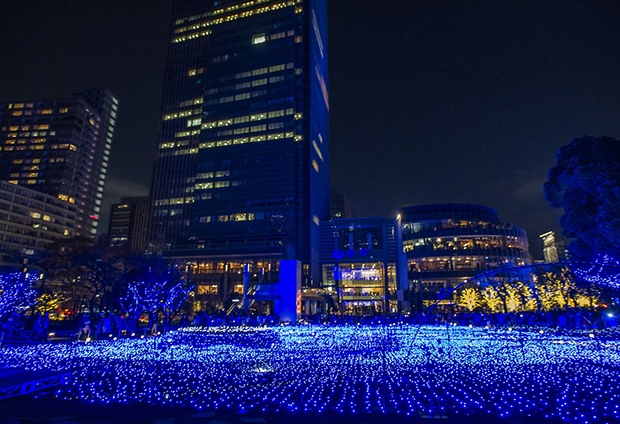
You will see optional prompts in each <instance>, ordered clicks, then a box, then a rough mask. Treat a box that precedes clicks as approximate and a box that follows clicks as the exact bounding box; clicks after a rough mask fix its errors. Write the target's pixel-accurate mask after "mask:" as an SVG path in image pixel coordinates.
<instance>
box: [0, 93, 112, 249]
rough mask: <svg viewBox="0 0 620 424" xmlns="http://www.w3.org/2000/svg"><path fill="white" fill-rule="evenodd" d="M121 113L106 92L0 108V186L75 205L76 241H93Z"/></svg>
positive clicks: (21, 103) (8, 105) (4, 104)
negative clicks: (16, 187) (20, 188)
mask: <svg viewBox="0 0 620 424" xmlns="http://www.w3.org/2000/svg"><path fill="white" fill-rule="evenodd" d="M117 107H118V100H116V98H115V97H114V96H113V95H112V93H110V91H108V90H87V91H85V92H83V93H81V94H77V95H75V96H74V97H72V98H69V99H64V100H33V101H27V102H26V101H20V102H11V103H0V149H1V150H0V165H1V166H0V180H7V181H8V182H10V183H13V184H18V185H23V186H25V187H28V188H29V189H32V190H37V191H40V192H43V193H45V194H48V195H51V196H55V197H57V198H58V199H60V200H63V201H66V202H69V203H71V204H75V205H76V206H77V207H78V210H77V212H78V213H77V217H76V220H77V224H76V228H75V235H82V236H89V237H94V236H95V234H96V233H97V224H98V219H99V211H100V208H101V199H102V197H103V186H104V181H105V173H106V168H107V165H108V157H109V154H110V146H111V143H112V134H113V132H114V124H115V121H116V113H117Z"/></svg>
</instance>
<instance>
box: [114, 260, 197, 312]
mask: <svg viewBox="0 0 620 424" xmlns="http://www.w3.org/2000/svg"><path fill="white" fill-rule="evenodd" d="M142 265H143V266H142V267H141V268H140V271H138V272H139V274H141V275H140V277H139V278H137V279H136V280H134V281H131V282H130V283H129V285H128V290H127V295H126V296H125V297H124V298H121V306H122V307H123V309H124V310H125V311H126V312H135V313H141V312H143V311H147V312H152V313H157V312H159V311H161V312H164V313H165V314H166V315H169V314H170V313H171V312H173V311H175V310H177V309H179V308H180V307H181V304H182V303H183V301H184V300H185V299H186V298H187V296H188V295H189V293H190V292H191V291H192V289H193V286H191V287H188V288H187V289H185V288H184V286H186V285H187V283H186V280H185V274H184V273H183V272H182V268H181V265H180V264H178V263H168V262H166V261H165V260H163V259H162V258H147V259H145V260H144V262H143V264H142Z"/></svg>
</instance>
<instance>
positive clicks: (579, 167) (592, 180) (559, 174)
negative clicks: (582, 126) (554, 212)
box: [544, 136, 620, 260]
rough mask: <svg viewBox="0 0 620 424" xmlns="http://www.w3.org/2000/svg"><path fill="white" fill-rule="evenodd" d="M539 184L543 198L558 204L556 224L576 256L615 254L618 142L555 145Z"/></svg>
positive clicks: (619, 206) (619, 241) (619, 207)
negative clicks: (556, 148)
mask: <svg viewBox="0 0 620 424" xmlns="http://www.w3.org/2000/svg"><path fill="white" fill-rule="evenodd" d="M556 158H557V163H556V166H555V167H553V168H551V170H549V175H548V181H547V182H546V183H545V185H544V189H545V199H547V201H549V202H550V203H551V206H552V207H554V208H563V209H564V215H562V217H561V218H560V225H561V226H562V228H563V229H564V234H565V235H566V236H567V237H570V238H571V239H572V242H571V245H570V246H569V249H570V251H571V254H572V255H573V257H575V258H576V259H581V260H591V259H593V258H595V257H596V256H597V255H609V256H612V257H614V258H616V259H620V141H618V140H615V139H613V138H610V137H599V138H594V137H586V136H584V137H581V138H575V139H573V140H572V141H571V143H570V144H568V145H567V146H564V147H561V148H560V149H559V151H558V153H557V155H556Z"/></svg>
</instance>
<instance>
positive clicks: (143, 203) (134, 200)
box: [108, 196, 151, 253]
mask: <svg viewBox="0 0 620 424" xmlns="http://www.w3.org/2000/svg"><path fill="white" fill-rule="evenodd" d="M150 206H151V198H150V197H149V196H140V197H122V198H121V201H120V203H115V204H113V205H112V207H111V209H110V226H109V228H108V239H109V241H110V244H111V245H112V246H125V247H127V248H128V249H129V250H130V251H132V252H136V253H142V252H144V250H145V247H146V234H147V228H148V222H149V212H150Z"/></svg>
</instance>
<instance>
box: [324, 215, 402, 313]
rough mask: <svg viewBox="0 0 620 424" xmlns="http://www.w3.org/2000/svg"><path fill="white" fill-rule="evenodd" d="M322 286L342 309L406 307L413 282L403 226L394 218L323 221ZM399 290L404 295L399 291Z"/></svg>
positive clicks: (380, 310) (376, 310)
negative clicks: (404, 250)
mask: <svg viewBox="0 0 620 424" xmlns="http://www.w3.org/2000/svg"><path fill="white" fill-rule="evenodd" d="M321 234H322V243H321V256H322V259H323V288H324V289H325V291H326V292H327V293H328V294H331V295H332V297H334V300H335V301H336V303H337V304H338V305H339V308H340V310H341V312H344V313H348V314H355V315H359V314H368V313H385V312H396V311H397V310H402V309H403V306H404V305H403V304H402V301H403V300H404V298H403V297H402V293H403V290H406V289H407V287H408V282H407V274H406V262H405V258H404V255H403V253H402V244H401V237H400V230H399V227H398V226H397V223H396V221H395V220H393V219H385V218H355V219H334V220H332V221H329V222H323V223H321ZM399 291H400V295H399Z"/></svg>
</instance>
